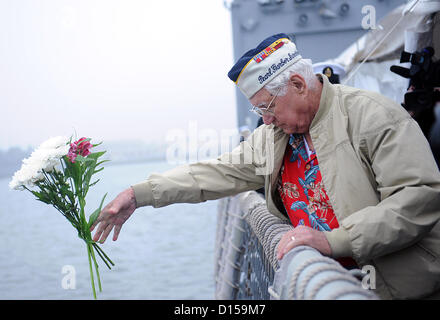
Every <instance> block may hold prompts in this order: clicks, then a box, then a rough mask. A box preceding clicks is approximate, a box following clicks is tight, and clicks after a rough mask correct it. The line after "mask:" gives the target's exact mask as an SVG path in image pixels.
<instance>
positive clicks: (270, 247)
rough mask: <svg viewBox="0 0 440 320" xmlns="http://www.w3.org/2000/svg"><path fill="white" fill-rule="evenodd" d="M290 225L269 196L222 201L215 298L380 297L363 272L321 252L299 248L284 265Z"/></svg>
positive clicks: (247, 194)
mask: <svg viewBox="0 0 440 320" xmlns="http://www.w3.org/2000/svg"><path fill="white" fill-rule="evenodd" d="M290 229H292V225H291V224H290V223H289V222H288V221H284V220H281V219H279V218H278V217H275V216H274V215H272V214H271V213H269V212H268V210H267V207H266V202H265V200H264V198H263V196H262V195H261V194H259V193H257V192H255V191H249V192H244V193H241V194H239V195H236V196H234V197H227V198H223V199H221V200H220V201H219V206H218V213H217V234H216V246H215V281H216V286H215V298H216V299H220V300H270V299H272V300H315V299H316V300H339V299H356V300H364V299H368V300H369V299H378V297H377V296H376V295H375V294H374V293H373V292H372V291H371V290H368V288H365V286H363V282H362V278H363V276H364V275H365V274H364V273H363V272H362V271H361V270H359V269H352V270H347V269H345V268H343V267H342V266H341V265H340V264H339V263H338V262H337V261H335V260H334V259H331V258H329V257H325V256H323V255H322V254H321V253H320V252H319V251H317V250H315V249H313V248H311V247H308V246H299V247H296V248H294V249H292V250H291V251H289V252H288V253H287V254H286V255H285V256H284V258H283V259H282V260H281V261H279V260H278V259H277V257H276V248H277V245H278V243H279V241H280V239H281V237H282V236H283V235H284V233H285V232H287V231H289V230H290Z"/></svg>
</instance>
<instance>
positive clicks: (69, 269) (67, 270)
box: [61, 265, 76, 290]
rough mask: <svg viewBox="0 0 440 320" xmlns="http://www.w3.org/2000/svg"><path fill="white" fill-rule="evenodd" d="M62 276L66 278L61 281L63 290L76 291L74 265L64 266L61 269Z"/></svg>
mask: <svg viewBox="0 0 440 320" xmlns="http://www.w3.org/2000/svg"><path fill="white" fill-rule="evenodd" d="M61 274H64V276H63V277H62V279H61V288H63V289H65V290H74V289H76V270H75V267H74V266H72V265H64V266H63V267H62V268H61Z"/></svg>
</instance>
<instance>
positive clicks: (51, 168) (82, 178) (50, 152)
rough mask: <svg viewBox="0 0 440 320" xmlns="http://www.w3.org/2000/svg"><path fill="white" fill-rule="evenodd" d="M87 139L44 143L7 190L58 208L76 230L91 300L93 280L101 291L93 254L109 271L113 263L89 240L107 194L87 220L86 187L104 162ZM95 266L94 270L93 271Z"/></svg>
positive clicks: (64, 138)
mask: <svg viewBox="0 0 440 320" xmlns="http://www.w3.org/2000/svg"><path fill="white" fill-rule="evenodd" d="M90 140H91V139H89V138H81V139H79V140H77V141H75V142H72V138H70V139H69V138H66V137H55V138H51V139H49V140H47V141H45V142H43V143H42V144H41V145H40V146H39V147H38V148H37V149H36V150H35V151H34V152H32V154H31V156H30V157H29V158H27V159H24V160H23V164H22V166H21V169H20V170H18V171H17V172H16V173H15V174H14V176H13V178H12V180H11V182H10V183H9V187H10V188H11V189H15V190H28V191H29V192H31V193H32V194H33V195H34V196H36V197H37V200H39V201H42V202H44V203H47V204H50V205H52V206H53V207H55V209H57V210H58V211H59V212H60V213H61V214H62V215H63V216H64V217H65V218H66V219H67V220H68V221H69V222H70V223H71V224H72V226H74V227H75V228H76V230H77V231H78V237H80V238H81V239H82V240H84V242H85V243H86V246H87V255H88V260H89V269H90V280H91V285H92V290H93V297H94V298H95V299H96V290H95V279H94V272H93V269H94V270H95V274H96V280H97V282H98V286H99V291H102V287H101V280H100V277H99V271H98V263H97V262H96V255H95V253H96V254H97V256H99V257H100V258H101V259H102V261H104V263H105V264H106V265H107V267H108V268H109V269H111V266H110V265H114V263H113V262H112V261H111V260H110V258H109V257H108V256H107V255H106V254H105V253H104V251H103V250H102V249H101V248H100V247H99V245H98V244H97V243H96V242H94V241H92V236H91V232H90V227H91V225H92V224H93V223H94V222H95V220H96V219H97V217H98V215H99V213H100V212H101V208H102V204H103V203H104V199H105V197H106V195H107V194H105V195H104V196H103V198H102V200H101V203H100V205H99V207H98V208H97V209H96V210H95V211H94V212H93V213H92V214H91V215H90V216H89V218H88V219H86V212H85V206H86V196H87V192H88V191H89V188H90V187H91V186H93V185H95V184H96V183H98V181H99V179H98V180H96V181H93V182H91V181H92V176H93V175H94V174H95V173H97V172H100V171H101V170H103V169H104V167H101V168H98V167H99V166H100V165H102V164H103V163H104V162H106V160H103V161H99V158H100V157H101V156H102V155H103V154H104V153H105V151H102V152H91V151H90V149H92V148H94V147H96V146H98V145H99V144H94V145H93V144H91V143H90ZM93 267H94V268H93Z"/></svg>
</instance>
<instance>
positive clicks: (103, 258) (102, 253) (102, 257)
mask: <svg viewBox="0 0 440 320" xmlns="http://www.w3.org/2000/svg"><path fill="white" fill-rule="evenodd" d="M93 246H94V247H95V249H96V252H97V253H98V254H99V256H100V257H101V259H102V261H104V262H105V264H106V265H107V267H108V268H109V269H111V267H110V266H109V265H108V263H107V261H108V262H110V264H111V265H112V266H114V265H115V264H114V263H113V261H111V260H110V258H109V257H108V256H107V255H106V254H105V252H104V251H103V250H102V249H101V248H100V247H99V245H98V244H97V243H96V242H94V243H93ZM106 260H107V261H106Z"/></svg>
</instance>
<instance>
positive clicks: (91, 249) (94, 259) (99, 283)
mask: <svg viewBox="0 0 440 320" xmlns="http://www.w3.org/2000/svg"><path fill="white" fill-rule="evenodd" d="M89 247H90V252H91V254H92V259H93V263H94V264H95V271H96V278H97V280H98V287H99V292H101V291H102V286H101V278H100V276H99V270H98V268H99V266H98V263H97V262H96V258H95V253H94V252H93V247H92V246H91V245H89Z"/></svg>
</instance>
